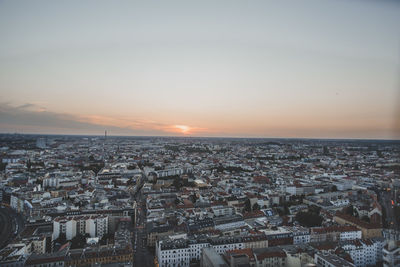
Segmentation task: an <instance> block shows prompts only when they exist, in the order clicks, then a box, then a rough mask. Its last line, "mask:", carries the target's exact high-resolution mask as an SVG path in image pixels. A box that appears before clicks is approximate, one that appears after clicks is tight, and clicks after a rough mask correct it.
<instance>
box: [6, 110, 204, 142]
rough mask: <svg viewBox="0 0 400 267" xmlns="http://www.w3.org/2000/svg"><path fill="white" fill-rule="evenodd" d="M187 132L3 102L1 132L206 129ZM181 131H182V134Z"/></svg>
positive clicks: (149, 123)
mask: <svg viewBox="0 0 400 267" xmlns="http://www.w3.org/2000/svg"><path fill="white" fill-rule="evenodd" d="M185 127H187V128H184V131H183V130H182V128H179V127H176V125H168V124H163V123H159V122H155V121H152V120H145V119H134V118H129V117H118V118H115V117H107V116H100V115H88V116H76V115H72V114H66V113H57V112H51V111H47V110H46V109H45V108H43V107H40V106H38V105H35V104H31V103H26V104H23V105H20V106H12V105H10V104H9V103H1V107H0V129H1V131H2V132H14V131H18V130H19V131H32V130H34V132H40V131H41V130H42V129H45V132H46V133H63V132H74V133H79V134H96V133H98V134H101V133H102V132H103V131H104V130H105V129H107V130H108V131H109V132H110V133H113V134H116V135H168V134H171V133H173V134H181V135H188V134H190V135H192V134H196V133H199V132H201V131H204V130H205V129H204V128H199V127H190V126H185ZM179 129H181V130H180V131H179Z"/></svg>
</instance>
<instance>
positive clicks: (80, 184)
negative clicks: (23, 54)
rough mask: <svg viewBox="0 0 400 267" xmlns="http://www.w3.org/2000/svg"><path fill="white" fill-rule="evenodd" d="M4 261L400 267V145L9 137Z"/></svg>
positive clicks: (1, 143) (1, 139)
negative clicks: (398, 264) (397, 265)
mask: <svg viewBox="0 0 400 267" xmlns="http://www.w3.org/2000/svg"><path fill="white" fill-rule="evenodd" d="M0 150H1V160H2V163H1V164H2V165H1V167H2V169H1V171H2V172H1V173H2V179H1V191H0V200H1V203H2V207H1V209H0V215H1V217H0V219H1V221H0V222H1V227H0V229H1V238H0V240H1V247H2V249H1V251H0V262H1V265H2V266H132V265H133V266H311V265H312V264H316V265H317V266H396V264H397V263H398V262H399V251H400V247H399V246H398V241H399V239H400V231H399V230H400V179H399V174H400V161H399V159H400V142H399V141H382V140H333V139H332V140H326V139H323V140H322V139H243V138H194V137H193V138H192V137H114V136H107V135H104V136H62V135H60V136H55V135H46V136H36V135H19V134H3V135H1V136H0Z"/></svg>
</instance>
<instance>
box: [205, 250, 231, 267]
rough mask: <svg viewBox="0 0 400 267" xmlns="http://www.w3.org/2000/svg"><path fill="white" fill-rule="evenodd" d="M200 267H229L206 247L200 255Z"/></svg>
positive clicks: (221, 258) (219, 256)
mask: <svg viewBox="0 0 400 267" xmlns="http://www.w3.org/2000/svg"><path fill="white" fill-rule="evenodd" d="M200 267H229V265H228V264H227V263H226V262H225V260H224V258H223V257H222V256H221V255H219V254H218V253H217V252H216V251H215V249H213V248H209V247H207V248H204V249H203V252H202V253H201V260H200Z"/></svg>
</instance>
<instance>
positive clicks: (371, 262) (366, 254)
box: [341, 239, 383, 267]
mask: <svg viewBox="0 0 400 267" xmlns="http://www.w3.org/2000/svg"><path fill="white" fill-rule="evenodd" d="M382 244H383V239H382V240H378V239H376V240H372V239H359V240H352V241H346V242H345V243H343V244H341V247H342V248H343V249H344V250H345V251H346V252H347V253H349V254H350V257H351V259H352V260H353V262H354V265H355V266H357V267H361V266H375V265H376V264H377V262H379V261H380V260H381V259H379V256H380V251H381V250H382Z"/></svg>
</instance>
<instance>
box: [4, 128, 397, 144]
mask: <svg viewBox="0 0 400 267" xmlns="http://www.w3.org/2000/svg"><path fill="white" fill-rule="evenodd" d="M0 135H37V136H75V137H78V136H85V137H86V136H87V137H104V135H102V134H100V135H96V134H61V133H60V134H54V133H18V132H14V133H5V132H0ZM107 137H148V138H187V139H190V138H192V139H196V138H197V139H200V138H204V139H223V138H226V139H287V140H331V141H396V142H398V141H400V138H399V139H385V138H345V137H339V138H338V137H336V138H328V137H243V136H241V137H237V136H192V135H123V134H122V135H109V132H108V131H107Z"/></svg>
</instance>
